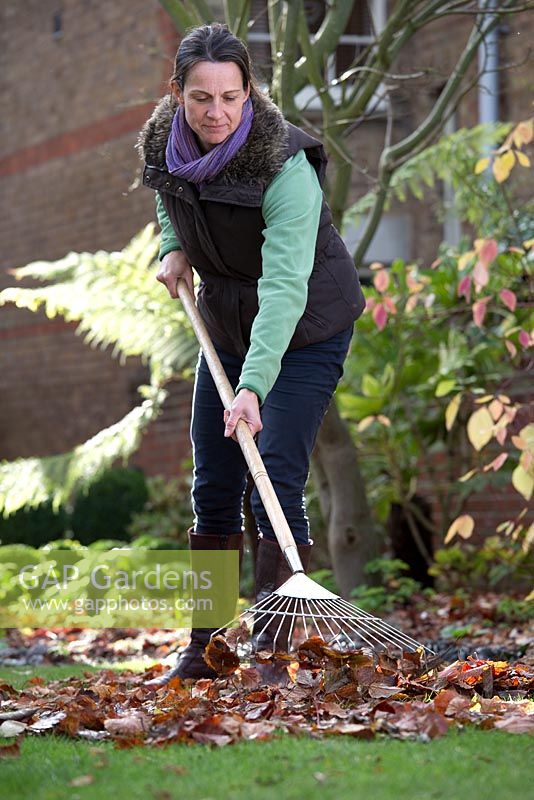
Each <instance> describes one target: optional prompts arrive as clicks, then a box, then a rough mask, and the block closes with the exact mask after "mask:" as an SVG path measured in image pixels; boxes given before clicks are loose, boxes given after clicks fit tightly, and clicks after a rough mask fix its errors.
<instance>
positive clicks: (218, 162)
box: [165, 97, 254, 184]
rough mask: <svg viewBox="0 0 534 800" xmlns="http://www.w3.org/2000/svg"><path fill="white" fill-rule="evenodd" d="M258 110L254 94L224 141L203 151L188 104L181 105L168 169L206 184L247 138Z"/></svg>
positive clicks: (174, 123)
mask: <svg viewBox="0 0 534 800" xmlns="http://www.w3.org/2000/svg"><path fill="white" fill-rule="evenodd" d="M253 117H254V111H253V109H252V101H251V99H250V97H249V98H248V100H246V102H245V103H244V105H243V114H242V116H241V122H240V123H239V125H238V127H237V128H236V129H235V131H234V132H233V133H232V134H230V136H228V137H227V138H226V139H225V140H224V142H221V143H220V144H218V145H215V147H213V148H212V149H211V150H209V151H208V152H207V153H202V152H201V151H200V149H199V147H198V144H197V141H196V139H195V134H194V133H193V130H192V128H190V126H189V124H188V122H187V120H186V118H185V112H184V107H183V106H182V105H180V106H178V109H177V111H176V114H175V115H174V118H173V121H172V128H171V134H170V136H169V140H168V142H167V149H166V151H165V158H166V161H167V169H168V170H169V172H170V173H172V174H173V175H178V177H179V178H184V179H185V180H186V181H191V183H196V184H202V183H206V182H208V181H210V180H211V179H212V178H214V177H215V176H216V175H217V174H218V173H219V172H220V171H221V170H222V168H223V167H224V166H226V164H227V163H228V162H229V161H230V159H232V158H233V157H234V156H235V154H236V153H237V151H238V150H239V148H240V147H242V146H243V144H244V143H245V142H246V140H247V137H248V134H249V132H250V128H251V126H252V119H253Z"/></svg>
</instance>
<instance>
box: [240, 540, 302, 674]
mask: <svg viewBox="0 0 534 800" xmlns="http://www.w3.org/2000/svg"><path fill="white" fill-rule="evenodd" d="M312 544H313V542H312V543H310V544H299V545H297V549H298V551H299V556H300V560H301V561H302V566H303V567H304V570H305V571H306V570H307V569H308V564H309V562H310V554H311V548H312ZM292 574H293V573H292V572H291V569H290V567H289V564H288V563H287V561H286V558H285V556H284V554H283V552H282V550H281V549H280V545H279V544H278V542H273V541H271V540H270V539H266V538H265V537H261V538H260V539H259V541H258V551H257V554H256V603H258V602H260V601H261V600H264V599H265V598H266V597H268V595H269V594H271V592H274V590H275V589H278V587H279V586H281V585H282V584H283V583H285V582H286V581H287V580H288V579H289V578H290V577H291V576H292ZM267 622H268V618H267V617H264V618H262V619H260V620H259V621H258V622H257V623H256V625H255V626H254V628H253V632H252V650H253V652H260V651H261V650H267V651H269V652H273V650H274V648H275V647H276V650H278V651H282V652H285V651H287V649H288V646H289V645H290V643H289V644H288V637H289V632H290V630H291V619H290V618H288V619H287V620H285V621H284V623H283V624H282V626H280V619H279V618H277V617H276V616H275V617H274V618H273V621H272V622H271V623H270V624H268V625H267V627H265V626H266V624H267ZM255 666H256V668H257V669H258V670H259V672H260V674H261V676H262V678H263V680H264V681H265V683H271V684H279V683H283V682H285V681H286V680H287V667H286V666H285V665H283V664H256V665H255Z"/></svg>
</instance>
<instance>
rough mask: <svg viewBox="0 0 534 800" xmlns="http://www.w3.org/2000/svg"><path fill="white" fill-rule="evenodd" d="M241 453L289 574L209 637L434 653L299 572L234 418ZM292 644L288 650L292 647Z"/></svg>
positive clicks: (278, 512)
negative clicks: (237, 635)
mask: <svg viewBox="0 0 534 800" xmlns="http://www.w3.org/2000/svg"><path fill="white" fill-rule="evenodd" d="M177 291H178V296H179V298H180V300H181V301H182V304H183V306H184V309H185V312H186V314H187V316H188V317H189V320H190V322H191V325H192V327H193V330H194V332H195V335H196V337H197V339H198V341H199V343H200V346H201V348H202V350H203V353H204V357H205V359H206V362H207V364H208V367H209V370H210V373H211V375H212V377H213V380H214V383H215V385H216V387H217V390H218V392H219V395H220V398H221V400H222V403H223V406H224V408H226V409H229V408H230V407H231V405H232V402H233V400H234V398H235V395H234V392H233V389H232V387H231V385H230V382H229V381H228V378H227V376H226V373H225V371H224V368H223V366H222V364H221V362H220V359H219V357H218V355H217V352H216V350H215V348H214V346H213V343H212V342H211V339H210V337H209V334H208V332H207V330H206V327H205V325H204V322H203V320H202V318H201V317H200V314H199V312H198V310H197V308H196V305H195V301H194V299H193V297H192V296H191V293H190V291H189V288H188V286H187V284H186V282H185V280H184V279H182V278H180V279H178V282H177ZM235 435H236V439H237V441H238V442H239V445H240V447H241V450H242V451H243V455H244V457H245V460H246V462H247V464H248V467H249V470H250V473H251V475H252V478H253V480H254V483H255V484H256V487H257V489H258V492H259V494H260V497H261V499H262V502H263V505H264V508H265V510H266V512H267V515H268V517H269V520H270V522H271V525H272V527H273V530H274V532H275V535H276V538H277V541H278V544H279V545H280V548H281V549H282V552H283V553H284V556H285V558H286V561H287V563H288V565H289V567H290V569H291V571H292V573H293V574H292V576H291V577H290V578H289V579H288V580H287V581H286V582H285V583H284V584H282V586H280V587H279V588H278V589H276V590H275V591H274V592H272V593H271V594H270V595H268V596H267V597H265V598H263V599H262V600H260V601H259V602H257V603H256V604H255V605H253V606H250V607H249V608H247V609H246V610H245V611H244V612H243V613H242V614H240V615H239V616H238V617H235V618H234V619H233V620H230V621H229V622H228V624H227V625H225V626H224V627H223V628H220V629H219V630H218V631H215V632H214V633H213V635H212V639H213V637H215V636H217V635H218V634H220V633H222V632H224V631H225V630H226V629H227V628H232V627H234V628H235V627H236V626H239V625H243V624H245V625H246V626H247V627H250V626H252V627H253V630H254V636H255V637H256V635H257V639H258V641H260V640H261V635H262V634H263V633H264V632H265V631H267V629H269V632H270V634H271V636H270V639H272V642H273V646H272V649H273V652H277V651H284V652H290V651H292V649H293V647H294V646H295V643H296V642H297V641H298V640H304V639H308V638H310V637H312V636H319V637H320V638H321V639H323V640H324V641H325V642H327V643H328V644H329V645H330V646H332V647H335V648H336V649H339V650H348V649H353V648H357V647H362V646H368V647H370V648H371V649H372V650H375V651H376V650H384V649H391V648H395V649H396V648H398V649H399V651H400V652H401V653H402V652H403V651H405V650H407V651H410V652H415V651H419V652H420V653H421V654H422V655H426V653H429V654H433V651H432V650H430V649H429V648H427V647H426V646H425V645H423V644H421V643H420V642H418V641H416V640H415V639H413V638H412V637H411V636H408V635H406V634H405V633H403V632H402V631H400V630H398V629H397V628H394V627H393V626H392V625H389V624H388V623H387V622H385V621H384V620H382V619H380V618H379V617H376V616H373V615H372V614H369V613H368V612H367V611H364V610H363V609H361V608H358V607H357V606H354V605H352V604H351V603H349V602H347V601H346V600H343V599H342V598H341V597H338V596H337V595H336V594H334V593H333V592H330V591H329V590H328V589H325V588H324V587H323V586H321V585H320V584H319V583H317V582H316V581H313V580H312V579H311V578H309V577H308V576H307V575H305V573H304V568H303V566H302V562H301V560H300V556H299V552H298V549H297V546H296V543H295V539H294V538H293V534H292V533H291V530H290V528H289V525H288V523H287V520H286V518H285V515H284V513H283V511H282V507H281V506H280V503H279V501H278V498H277V496H276V493H275V491H274V488H273V486H272V483H271V481H270V479H269V476H268V475H267V472H266V469H265V466H264V464H263V461H262V459H261V456H260V454H259V452H258V448H257V447H256V444H255V442H254V438H253V436H252V434H251V432H250V429H249V427H248V425H247V423H246V422H245V421H244V420H239V422H238V424H237V426H236V429H235ZM292 645H293V647H292Z"/></svg>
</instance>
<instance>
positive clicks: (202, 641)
mask: <svg viewBox="0 0 534 800" xmlns="http://www.w3.org/2000/svg"><path fill="white" fill-rule="evenodd" d="M187 533H188V535H189V549H190V550H191V551H192V556H191V558H192V560H194V556H193V552H194V551H197V550H239V567H240V568H241V560H242V558H243V534H242V533H232V534H230V535H229V536H220V535H218V534H204V533H195V532H194V531H193V529H192V528H189V530H188V532H187ZM237 599H238V598H237V597H236V598H235V601H236V603H237ZM216 630H217V628H195V627H193V628H192V629H191V640H190V642H189V644H188V645H187V647H186V648H185V649H184V650H182V652H181V653H180V655H179V656H178V661H177V663H176V666H175V667H173V668H172V669H170V670H169V671H168V672H166V673H165V674H164V675H159V676H158V677H157V678H153V679H152V680H151V681H147V682H146V683H145V686H156V687H158V686H165V685H166V684H167V683H169V681H170V680H172V678H193V679H194V680H198V679H199V678H216V677H217V673H216V672H214V670H212V669H211V668H210V667H208V665H207V664H206V662H205V661H204V650H205V649H206V646H207V645H208V643H209V640H210V637H211V635H212V634H213V633H214V632H215V631H216ZM222 632H223V631H221V633H222Z"/></svg>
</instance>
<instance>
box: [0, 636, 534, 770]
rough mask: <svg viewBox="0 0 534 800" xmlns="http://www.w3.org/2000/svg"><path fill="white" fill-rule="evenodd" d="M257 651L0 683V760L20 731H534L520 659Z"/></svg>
mask: <svg viewBox="0 0 534 800" xmlns="http://www.w3.org/2000/svg"><path fill="white" fill-rule="evenodd" d="M234 644H235V643H234ZM256 658H257V662H258V663H259V665H260V666H259V668H256V667H254V666H242V665H240V662H239V659H238V658H237V657H236V655H235V652H234V651H233V649H232V647H231V646H230V645H229V644H228V642H227V641H226V640H225V639H224V638H223V637H216V638H215V639H214V640H213V641H212V643H211V645H210V646H209V648H208V652H207V654H206V660H207V661H208V662H209V663H210V664H211V665H212V666H214V667H215V668H216V669H217V671H218V672H219V673H221V674H220V677H218V678H216V679H214V680H211V679H207V678H206V679H201V680H198V681H196V682H192V681H182V680H180V678H174V679H172V680H171V681H170V682H169V684H168V685H167V686H164V687H161V688H155V687H149V686H146V681H147V680H149V679H151V678H153V677H155V676H156V675H158V674H160V672H161V670H162V667H161V666H160V665H157V666H155V667H152V668H149V669H147V670H145V672H144V673H133V672H131V671H124V672H116V671H114V670H110V669H104V670H102V671H101V672H98V673H86V674H85V677H84V678H83V679H81V678H70V679H68V680H61V681H59V680H58V681H51V682H50V683H48V684H44V683H43V682H42V681H40V680H37V681H33V682H32V681H30V682H29V684H28V685H27V686H26V687H25V688H24V689H22V690H20V691H17V690H15V689H14V688H13V687H11V686H10V685H9V684H6V683H4V684H0V719H2V720H3V722H2V724H4V725H5V724H6V722H11V723H12V722H13V721H16V722H17V723H18V730H17V731H15V729H14V728H11V731H12V733H11V734H8V735H10V736H12V737H14V738H15V742H14V743H11V742H10V744H8V745H4V746H3V747H0V757H2V756H13V755H16V754H17V753H18V752H19V751H18V747H17V745H18V744H19V743H20V740H21V739H22V738H23V737H24V736H28V735H46V734H49V733H59V734H63V735H66V736H69V737H74V738H82V739H85V740H89V741H99V740H104V739H105V740H112V741H113V742H114V743H115V746H116V747H118V748H127V747H134V746H161V745H165V744H168V743H171V742H184V743H190V744H193V743H201V744H210V745H217V746H224V745H227V744H231V743H233V742H236V741H239V740H252V739H255V740H264V739H268V738H271V737H272V736H274V735H275V734H279V733H286V734H290V735H291V734H293V735H307V736H312V737H314V738H318V737H323V736H332V735H348V736H353V737H357V738H363V739H372V738H374V737H376V736H389V737H393V738H398V739H413V738H417V739H422V740H430V739H433V738H435V737H437V736H441V735H443V734H445V733H446V732H447V731H448V730H449V728H451V726H459V727H464V726H467V725H471V726H475V727H478V728H481V729H484V730H487V729H497V730H505V731H508V732H510V733H530V734H533V733H534V700H532V699H530V697H531V693H532V690H533V689H534V667H533V666H531V665H529V664H526V663H521V662H517V663H509V662H506V661H491V660H481V659H477V658H475V657H472V656H469V657H468V658H467V659H465V660H456V661H455V662H454V663H452V664H449V665H447V666H443V664H440V663H439V662H438V661H437V660H436V659H434V660H433V663H432V661H428V660H425V659H424V657H423V655H422V652H415V653H406V652H405V653H402V654H400V653H399V652H398V651H396V652H393V651H384V652H381V653H373V652H371V651H370V650H366V649H365V648H364V649H362V648H360V649H357V650H356V649H355V650H347V651H338V650H334V649H333V648H332V647H329V646H328V645H327V644H326V643H325V642H324V641H323V640H322V639H319V638H318V637H312V638H309V639H307V640H306V641H305V642H303V643H302V644H301V645H300V647H299V648H298V650H297V651H296V652H294V653H292V654H290V655H288V654H282V653H275V654H272V653H261V654H258V655H257V656H256ZM273 661H274V662H280V663H282V664H284V665H285V666H286V667H287V681H285V682H283V683H282V684H281V685H276V686H269V685H266V684H265V683H262V678H261V673H260V670H261V664H265V663H269V662H273ZM21 711H22V712H23V714H21ZM20 726H24V727H23V728H21V727H20ZM8 741H9V740H8Z"/></svg>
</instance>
